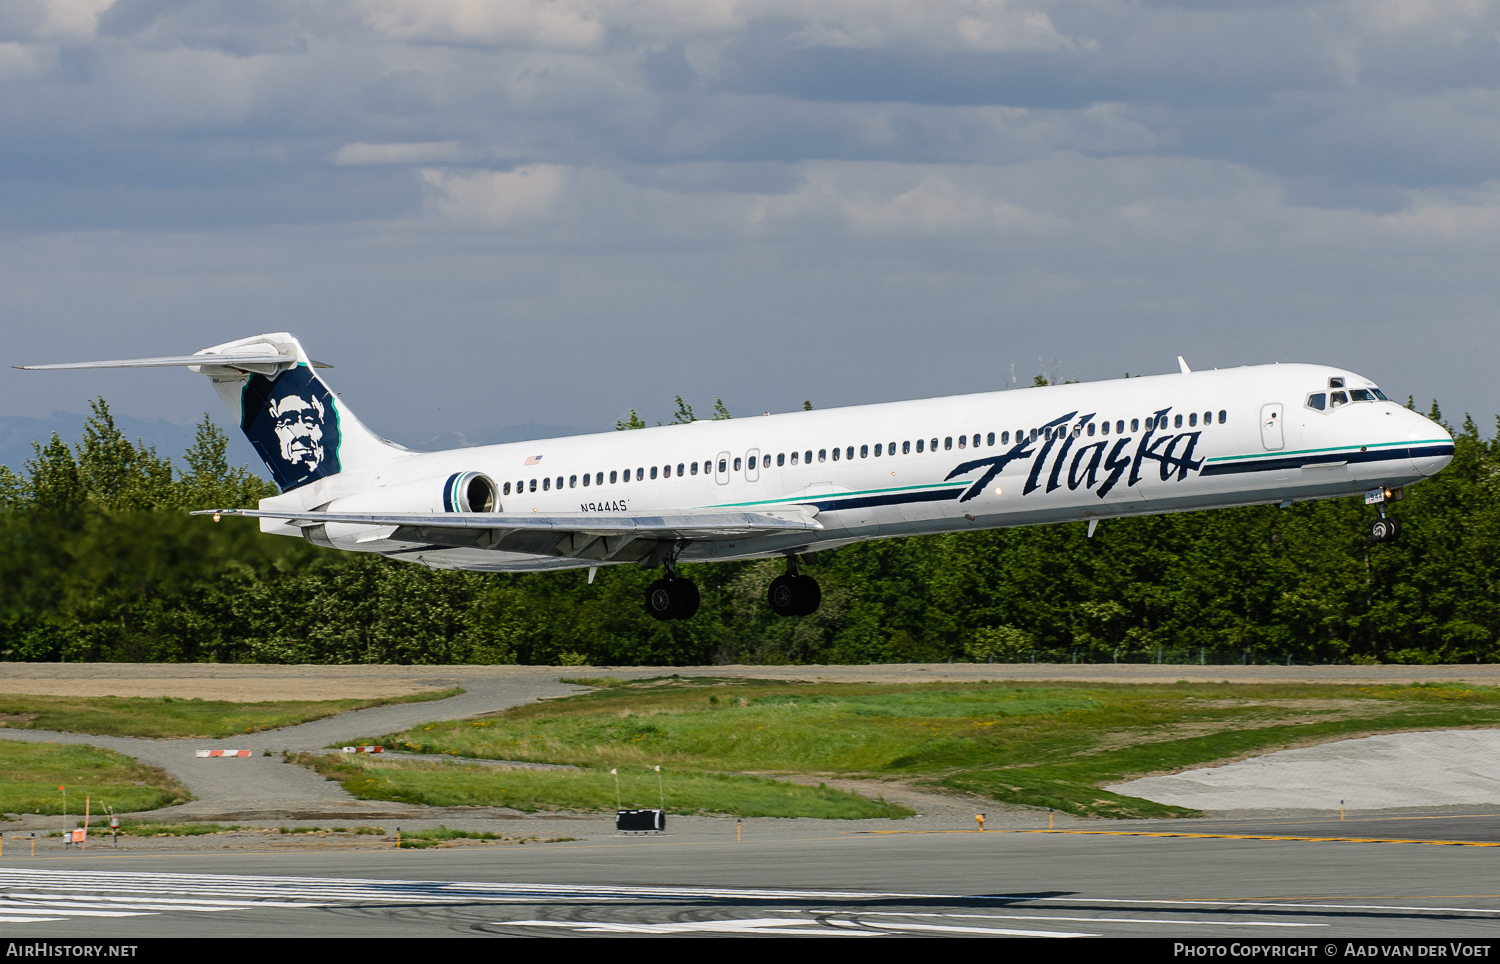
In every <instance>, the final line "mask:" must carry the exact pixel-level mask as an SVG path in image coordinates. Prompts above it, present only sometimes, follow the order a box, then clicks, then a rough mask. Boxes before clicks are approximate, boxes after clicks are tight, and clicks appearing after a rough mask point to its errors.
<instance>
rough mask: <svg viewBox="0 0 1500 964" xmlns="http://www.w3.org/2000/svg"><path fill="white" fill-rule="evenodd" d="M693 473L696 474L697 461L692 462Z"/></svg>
mask: <svg viewBox="0 0 1500 964" xmlns="http://www.w3.org/2000/svg"><path fill="white" fill-rule="evenodd" d="M693 474H694V475H697V474H698V463H697V462H694V463H693Z"/></svg>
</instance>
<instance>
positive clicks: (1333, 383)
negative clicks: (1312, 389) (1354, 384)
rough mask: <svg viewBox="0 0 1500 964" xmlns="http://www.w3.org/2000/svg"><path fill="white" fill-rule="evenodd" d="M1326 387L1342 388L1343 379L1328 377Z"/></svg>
mask: <svg viewBox="0 0 1500 964" xmlns="http://www.w3.org/2000/svg"><path fill="white" fill-rule="evenodd" d="M1328 387H1329V388H1343V387H1344V380H1343V379H1342V378H1330V379H1328Z"/></svg>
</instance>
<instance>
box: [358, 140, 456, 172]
mask: <svg viewBox="0 0 1500 964" xmlns="http://www.w3.org/2000/svg"><path fill="white" fill-rule="evenodd" d="M463 157H464V150H463V148H462V147H460V146H459V143H458V141H425V142H422V143H418V144H361V143H354V144H345V145H344V146H343V147H341V148H339V149H338V150H337V151H335V152H334V155H333V163H335V164H338V165H341V166H346V167H347V166H352V165H357V164H433V163H441V162H443V161H459V160H463Z"/></svg>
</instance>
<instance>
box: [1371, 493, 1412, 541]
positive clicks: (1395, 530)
mask: <svg viewBox="0 0 1500 964" xmlns="http://www.w3.org/2000/svg"><path fill="white" fill-rule="evenodd" d="M1402 495H1403V493H1402V491H1401V490H1400V489H1371V490H1370V491H1368V492H1366V493H1365V505H1373V506H1375V510H1376V511H1377V512H1379V513H1380V518H1378V519H1376V520H1375V521H1374V522H1372V523H1370V534H1369V536H1367V537H1366V541H1368V542H1372V543H1374V542H1395V541H1396V539H1397V538H1398V537H1399V536H1400V535H1401V523H1400V522H1399V521H1397V520H1396V519H1393V518H1391V517H1390V516H1388V515H1386V514H1385V504H1386V503H1387V502H1400V501H1401V498H1402Z"/></svg>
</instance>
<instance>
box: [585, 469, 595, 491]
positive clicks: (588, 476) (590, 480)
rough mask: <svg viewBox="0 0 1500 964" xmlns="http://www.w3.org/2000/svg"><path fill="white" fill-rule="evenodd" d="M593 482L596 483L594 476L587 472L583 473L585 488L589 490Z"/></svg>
mask: <svg viewBox="0 0 1500 964" xmlns="http://www.w3.org/2000/svg"><path fill="white" fill-rule="evenodd" d="M593 481H594V477H593V476H592V475H589V474H588V473H587V472H585V473H583V487H584V488H588V487H589V484H590V483H592V482H593Z"/></svg>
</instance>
